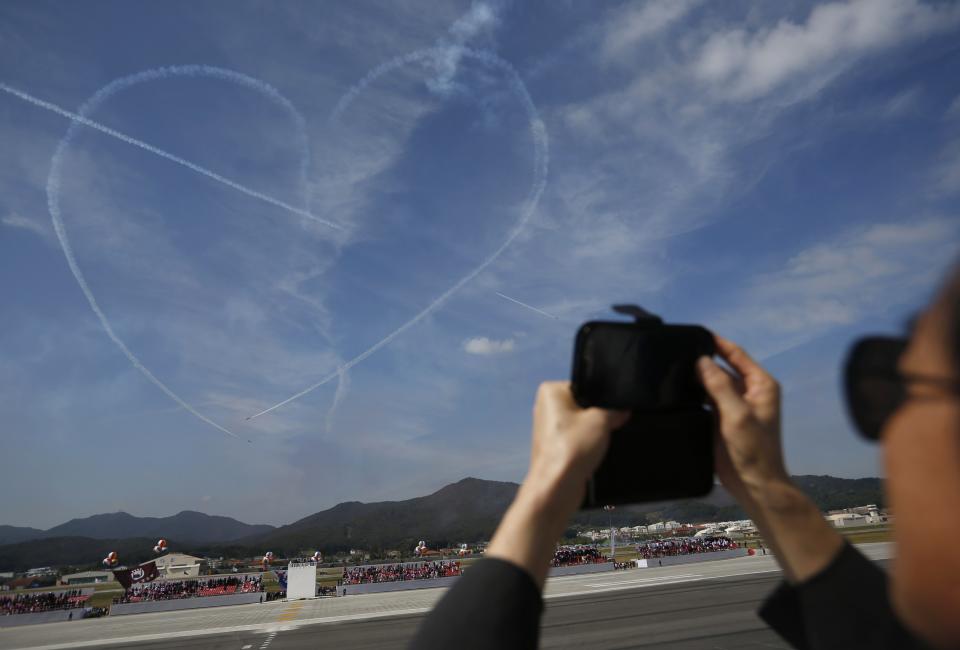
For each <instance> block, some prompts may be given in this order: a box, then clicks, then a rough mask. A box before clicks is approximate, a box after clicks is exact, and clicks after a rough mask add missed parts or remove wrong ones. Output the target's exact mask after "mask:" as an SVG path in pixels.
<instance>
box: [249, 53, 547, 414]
mask: <svg viewBox="0 0 960 650" xmlns="http://www.w3.org/2000/svg"><path fill="white" fill-rule="evenodd" d="M459 49H460V50H461V52H460V54H461V56H462V57H464V58H468V59H474V60H476V61H479V62H480V63H483V64H486V65H488V66H490V67H493V68H496V69H499V70H501V71H502V72H504V73H505V74H506V75H507V78H508V81H509V84H510V86H511V88H512V89H513V91H514V93H515V94H516V96H517V98H518V99H519V100H520V103H521V104H522V105H523V108H524V110H525V111H526V113H527V116H528V118H529V128H530V135H531V137H532V139H533V151H534V155H533V181H532V183H531V185H530V191H529V193H528V194H527V198H526V200H525V201H524V206H523V208H522V209H521V213H520V218H519V219H518V220H517V222H516V224H514V226H513V228H511V229H510V232H509V233H508V235H507V238H506V239H504V241H503V242H502V243H501V244H500V245H499V246H498V247H497V248H496V249H495V250H494V251H493V252H492V253H490V254H489V255H488V256H487V257H486V258H484V259H483V261H481V262H480V264H479V265H478V266H476V267H474V268H473V269H472V270H471V271H469V272H468V273H467V274H466V275H464V276H463V277H462V278H460V279H459V280H458V281H457V282H456V283H455V284H454V285H453V286H452V287H450V288H449V289H447V290H446V291H444V292H443V293H442V294H440V295H439V296H438V297H437V298H435V299H434V300H433V302H431V303H430V304H429V305H427V306H426V307H425V308H424V309H423V310H421V311H420V312H419V313H418V314H416V315H415V316H414V317H413V318H411V319H410V320H408V321H407V322H406V323H404V324H403V325H401V326H400V327H398V328H397V329H395V330H394V331H393V332H391V333H390V334H388V335H387V336H385V337H384V338H382V339H381V340H380V341H378V342H377V343H375V344H374V345H373V346H371V347H369V348H367V350H365V351H364V352H361V353H360V354H359V355H357V356H356V357H354V358H353V359H351V360H350V361H348V362H347V363H345V364H344V365H343V366H341V367H340V369H338V370H337V371H336V372H333V373H331V374H329V375H327V376H326V377H323V378H322V379H320V381H318V382H316V383H315V384H312V385H310V386H308V387H306V388H305V389H303V390H302V391H300V392H298V393H296V394H294V395H291V396H290V397H288V398H287V399H285V400H283V401H282V402H278V403H277V404H274V405H273V406H270V407H268V408H266V409H264V410H262V411H260V412H259V413H255V414H253V415H251V416H250V417H248V418H247V419H248V420H252V419H254V418H257V417H260V416H261V415H265V414H267V413H270V412H271V411H274V410H276V409H278V408H280V407H282V406H285V405H287V404H289V403H290V402H292V401H294V400H297V399H299V398H301V397H303V396H304V395H306V394H307V393H310V392H311V391H314V390H316V389H317V388H320V387H321V386H323V385H324V384H326V383H329V382H330V381H332V380H333V379H336V377H337V376H338V375H339V373H340V371H341V370H349V369H350V368H352V367H354V366H355V365H357V364H358V363H360V362H362V361H363V360H364V359H366V358H367V357H369V356H370V355H372V354H374V353H375V352H377V351H378V350H379V349H380V348H382V347H384V346H385V345H388V344H390V342H392V341H393V340H394V339H395V338H397V337H398V336H400V335H401V334H403V333H404V332H405V331H407V330H408V329H410V328H411V327H413V326H414V325H416V324H417V323H419V322H420V321H421V320H423V319H424V318H425V317H426V316H427V315H428V314H430V313H431V312H433V311H434V310H436V309H437V308H438V307H440V305H442V304H443V303H444V302H446V301H447V299H448V298H450V296H452V295H453V294H455V293H456V292H457V291H459V290H460V289H462V288H463V287H464V285H466V284H467V283H468V282H470V281H471V280H473V279H474V278H475V277H477V276H478V275H480V274H481V273H482V272H483V271H484V270H486V268H487V267H488V266H490V265H491V264H493V262H494V261H495V260H496V259H497V258H498V257H500V255H501V254H502V253H503V251H505V250H506V249H507V247H508V246H509V245H510V244H511V243H513V240H515V239H516V238H517V236H519V235H520V233H521V232H522V231H523V229H524V228H525V227H526V225H527V223H528V222H529V221H530V218H531V217H532V216H533V213H534V211H536V209H537V204H538V203H539V202H540V196H541V195H542V194H543V190H544V188H545V187H546V185H547V167H548V165H549V150H548V141H547V130H546V127H545V126H544V124H543V121H542V120H541V119H540V115H539V113H538V112H537V108H536V106H535V105H534V103H533V99H532V98H531V97H530V93H529V91H528V90H527V87H526V85H525V84H524V83H523V79H521V78H520V75H519V74H518V73H517V71H516V69H515V68H514V67H513V66H512V65H511V64H510V63H509V62H507V61H505V60H503V59H501V58H500V57H499V56H497V55H496V54H494V53H493V52H488V51H486V50H475V49H472V48H468V47H462V48H459ZM447 50H449V47H443V48H427V49H423V50H417V51H415V52H411V53H409V54H405V55H403V56H399V57H397V58H395V59H391V60H390V61H387V62H386V63H382V64H380V65H378V66H377V67H376V68H374V69H373V70H371V71H370V72H369V73H367V75H366V76H365V77H364V78H363V79H361V80H360V81H359V82H357V84H355V85H354V86H353V87H352V88H350V89H349V90H348V91H347V92H346V93H345V94H344V96H343V97H342V98H341V99H340V101H339V102H337V106H336V108H335V109H334V111H333V114H332V115H331V116H330V120H331V121H335V120H337V119H338V118H339V116H340V115H341V114H342V113H343V112H344V110H346V108H347V107H348V106H349V105H350V103H351V102H353V100H354V99H356V97H357V96H358V95H359V94H360V93H361V92H362V91H363V90H364V89H365V88H366V87H367V86H369V85H370V84H371V83H372V82H373V81H374V80H376V79H377V78H378V77H380V76H382V75H384V74H386V73H387V72H390V71H392V70H394V69H396V68H399V67H401V66H403V65H407V64H409V63H413V62H417V63H424V62H426V63H432V62H433V61H434V60H436V57H438V56H445V55H446V53H447Z"/></svg>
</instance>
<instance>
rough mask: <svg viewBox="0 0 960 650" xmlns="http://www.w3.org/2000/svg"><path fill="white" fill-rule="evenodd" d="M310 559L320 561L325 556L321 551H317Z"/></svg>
mask: <svg viewBox="0 0 960 650" xmlns="http://www.w3.org/2000/svg"><path fill="white" fill-rule="evenodd" d="M310 559H311V560H313V561H314V562H318V563H319V562H322V561H323V556H322V555H320V551H317V552H316V553H314V554H313V557H311V558H310Z"/></svg>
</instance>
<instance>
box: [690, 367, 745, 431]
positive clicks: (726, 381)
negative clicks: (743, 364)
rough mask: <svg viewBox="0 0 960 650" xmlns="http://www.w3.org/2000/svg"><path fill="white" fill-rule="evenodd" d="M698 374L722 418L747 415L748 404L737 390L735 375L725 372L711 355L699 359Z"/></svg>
mask: <svg viewBox="0 0 960 650" xmlns="http://www.w3.org/2000/svg"><path fill="white" fill-rule="evenodd" d="M697 374H699V375H700V381H701V382H702V383H703V387H704V388H706V389H707V393H708V394H709V395H710V397H711V398H713V401H714V402H715V403H716V405H717V408H718V409H719V410H720V417H721V418H722V419H725V420H727V419H736V418H742V417H744V416H746V415H747V413H748V412H749V410H748V407H747V404H746V402H744V401H743V399H742V398H741V397H740V393H738V392H737V387H736V385H735V384H734V381H733V377H731V376H730V375H729V374H727V373H726V372H724V370H723V369H722V368H721V367H720V366H718V365H717V364H716V363H714V362H713V360H712V359H711V358H710V357H700V359H698V360H697Z"/></svg>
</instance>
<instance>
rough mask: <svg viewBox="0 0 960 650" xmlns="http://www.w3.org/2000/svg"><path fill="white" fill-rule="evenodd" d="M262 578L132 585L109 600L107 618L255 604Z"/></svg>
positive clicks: (249, 577) (205, 579)
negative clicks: (111, 602) (111, 603)
mask: <svg viewBox="0 0 960 650" xmlns="http://www.w3.org/2000/svg"><path fill="white" fill-rule="evenodd" d="M263 595H264V586H263V577H262V576H261V575H246V576H242V577H235V576H229V577H225V578H201V579H198V580H167V581H156V582H148V583H144V584H135V585H133V586H132V587H131V588H130V589H128V590H127V591H126V592H125V593H124V595H123V596H119V597H117V598H114V599H113V605H112V606H111V608H110V614H111V615H115V616H116V615H125V614H139V613H144V612H162V611H174V610H178V609H196V608H201V607H221V606H224V605H240V604H246V603H256V602H259V601H260V599H261V597H262V596H263Z"/></svg>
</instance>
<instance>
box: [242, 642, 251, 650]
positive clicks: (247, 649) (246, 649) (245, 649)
mask: <svg viewBox="0 0 960 650" xmlns="http://www.w3.org/2000/svg"><path fill="white" fill-rule="evenodd" d="M252 647H253V646H252V645H251V644H249V643H248V644H247V645H245V646H242V647H241V648H240V650H249V649H250V648H252Z"/></svg>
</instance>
